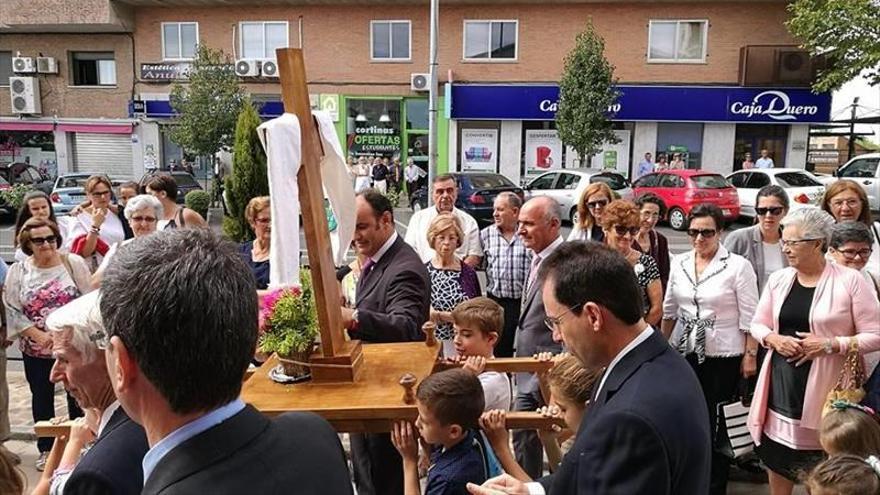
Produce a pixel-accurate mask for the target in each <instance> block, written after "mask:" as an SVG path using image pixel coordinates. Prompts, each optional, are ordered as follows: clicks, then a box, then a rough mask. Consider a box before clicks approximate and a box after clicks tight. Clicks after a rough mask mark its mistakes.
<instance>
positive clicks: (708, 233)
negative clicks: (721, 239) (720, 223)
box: [687, 229, 718, 239]
mask: <svg viewBox="0 0 880 495" xmlns="http://www.w3.org/2000/svg"><path fill="white" fill-rule="evenodd" d="M717 233H718V231H717V230H715V229H688V230H687V234H688V235H689V236H691V237H693V238H696V237H697V236H698V235H701V236H703V239H711V238H713V237H715V234H717Z"/></svg>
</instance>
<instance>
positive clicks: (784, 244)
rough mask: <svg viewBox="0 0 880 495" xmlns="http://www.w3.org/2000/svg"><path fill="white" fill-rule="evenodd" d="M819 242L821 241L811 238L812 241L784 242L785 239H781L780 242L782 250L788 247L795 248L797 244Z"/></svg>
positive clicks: (796, 240)
mask: <svg viewBox="0 0 880 495" xmlns="http://www.w3.org/2000/svg"><path fill="white" fill-rule="evenodd" d="M819 240H821V239H819V238H813V239H794V240H790V241H786V240H785V239H783V240H781V241H780V242H781V243H782V247H784V248H788V247H795V246H797V245H798V244H801V243H804V242H810V241H819Z"/></svg>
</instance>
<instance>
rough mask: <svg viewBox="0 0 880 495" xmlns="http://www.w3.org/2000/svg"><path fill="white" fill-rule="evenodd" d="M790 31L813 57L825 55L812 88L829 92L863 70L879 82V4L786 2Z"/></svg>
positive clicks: (858, 1)
mask: <svg viewBox="0 0 880 495" xmlns="http://www.w3.org/2000/svg"><path fill="white" fill-rule="evenodd" d="M788 10H789V12H790V13H791V19H789V20H788V22H787V25H788V29H789V31H791V34H792V35H794V36H795V37H796V38H798V39H799V40H800V41H801V43H802V46H803V47H804V48H805V49H807V50H809V51H810V54H811V55H813V56H816V55H824V56H825V57H826V58H827V60H828V68H827V69H825V70H821V71H820V72H819V77H818V79H817V80H816V81H815V82H814V83H813V90H814V91H817V92H819V91H831V90H834V89H837V88H839V87H840V86H842V85H843V84H844V83H846V82H847V81H849V80H851V79H853V78H855V77H857V76H858V75H859V74H860V73H862V72H863V71H864V73H865V77H866V78H867V79H868V82H869V84H871V85H872V86H876V85H877V84H880V4H878V3H877V1H876V0H797V1H796V2H794V3H791V4H789V6H788Z"/></svg>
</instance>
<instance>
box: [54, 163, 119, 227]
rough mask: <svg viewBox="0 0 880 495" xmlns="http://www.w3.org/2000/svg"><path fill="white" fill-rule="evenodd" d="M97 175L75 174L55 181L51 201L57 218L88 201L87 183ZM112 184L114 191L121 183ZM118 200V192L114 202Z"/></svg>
mask: <svg viewBox="0 0 880 495" xmlns="http://www.w3.org/2000/svg"><path fill="white" fill-rule="evenodd" d="M93 175H95V174H87V173H74V174H64V175H60V176H58V178H57V179H55V187H53V188H52V192H51V194H49V200H50V201H52V209H53V210H55V216H56V217H57V216H61V215H67V214H69V213H70V210H72V209H73V208H74V207H75V206H76V205H78V204H80V203H82V202H84V201H85V200H87V199H88V195H87V194H86V182H87V181H88V180H89V177H91V176H93ZM110 183H111V184H112V185H113V187H114V189H115V188H116V187H117V186H118V185H119V183H120V181H114V180H111V181H110ZM115 198H116V191H115V190H114V191H113V201H115Z"/></svg>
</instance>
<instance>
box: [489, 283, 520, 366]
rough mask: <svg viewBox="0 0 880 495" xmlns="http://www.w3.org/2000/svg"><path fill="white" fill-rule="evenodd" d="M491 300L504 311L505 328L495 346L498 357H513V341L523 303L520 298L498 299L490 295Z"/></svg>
mask: <svg viewBox="0 0 880 495" xmlns="http://www.w3.org/2000/svg"><path fill="white" fill-rule="evenodd" d="M489 299H491V300H493V301H495V302H497V303H498V304H499V305H501V307H502V308H503V309H504V328H503V329H502V332H501V338H500V339H498V343H497V344H495V356H496V357H513V340H514V338H515V337H516V327H517V325H518V324H519V312H520V307H521V306H520V305H521V303H522V301H521V300H520V298H518V297H517V298H507V297H496V296H494V295H492V294H489Z"/></svg>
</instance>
